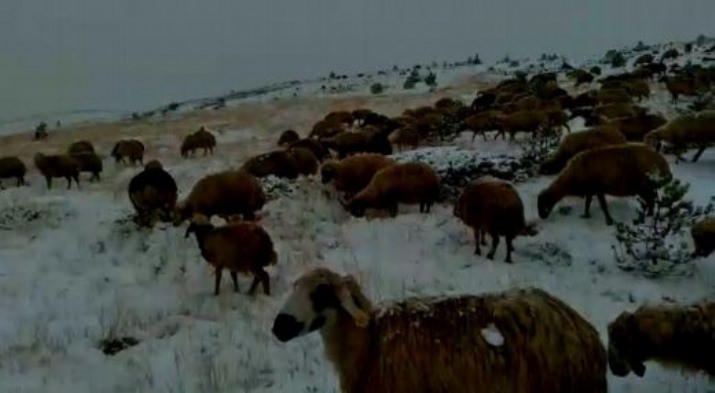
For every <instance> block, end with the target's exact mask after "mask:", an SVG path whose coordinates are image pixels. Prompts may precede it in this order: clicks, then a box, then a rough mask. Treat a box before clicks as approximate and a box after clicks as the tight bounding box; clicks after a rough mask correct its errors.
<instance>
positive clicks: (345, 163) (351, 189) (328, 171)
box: [320, 153, 395, 198]
mask: <svg viewBox="0 0 715 393" xmlns="http://www.w3.org/2000/svg"><path fill="white" fill-rule="evenodd" d="M394 164H395V161H394V160H393V159H391V158H388V157H385V156H383V155H382V154H376V153H360V154H355V155H353V156H350V157H348V158H345V159H342V160H340V161H326V162H325V163H323V165H322V166H321V167H320V176H321V181H322V183H323V184H328V183H330V182H332V183H333V187H335V190H336V191H338V192H342V193H343V197H344V198H351V197H352V196H353V195H355V194H356V193H357V192H359V191H360V190H362V189H363V188H365V187H367V185H368V184H370V181H372V178H373V177H374V176H375V173H377V172H378V171H379V170H381V169H383V168H385V167H387V166H389V165H394Z"/></svg>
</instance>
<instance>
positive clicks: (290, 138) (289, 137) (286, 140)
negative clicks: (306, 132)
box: [278, 130, 300, 146]
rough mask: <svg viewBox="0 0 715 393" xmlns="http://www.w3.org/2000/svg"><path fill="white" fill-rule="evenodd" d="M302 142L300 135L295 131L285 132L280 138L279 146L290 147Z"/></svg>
mask: <svg viewBox="0 0 715 393" xmlns="http://www.w3.org/2000/svg"><path fill="white" fill-rule="evenodd" d="M299 140H300V135H298V133H297V132H296V131H295V130H285V131H283V132H282V133H281V136H280V137H279V138H278V146H286V145H290V144H291V143H293V142H297V141H299Z"/></svg>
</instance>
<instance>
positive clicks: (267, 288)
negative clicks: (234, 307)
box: [248, 268, 271, 296]
mask: <svg viewBox="0 0 715 393" xmlns="http://www.w3.org/2000/svg"><path fill="white" fill-rule="evenodd" d="M259 282H260V283H261V284H262V286H263V293H265V294H266V295H269V296H270V294H271V285H270V278H269V276H268V273H267V272H266V271H265V270H263V268H259V269H257V270H256V271H254V272H253V283H251V288H250V289H249V290H248V294H249V295H254V294H255V293H256V289H257V288H258V283H259Z"/></svg>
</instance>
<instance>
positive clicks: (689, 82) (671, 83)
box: [660, 76, 698, 104]
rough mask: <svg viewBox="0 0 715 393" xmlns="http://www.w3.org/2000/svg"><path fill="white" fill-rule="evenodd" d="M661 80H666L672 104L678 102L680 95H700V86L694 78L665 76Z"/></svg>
mask: <svg viewBox="0 0 715 393" xmlns="http://www.w3.org/2000/svg"><path fill="white" fill-rule="evenodd" d="M660 80H661V81H662V82H665V88H666V89H668V93H670V97H671V103H672V104H677V103H678V97H680V96H689V97H692V96H696V95H698V87H697V85H696V84H695V80H693V79H689V78H672V77H669V76H664V77H662V78H661V79H660Z"/></svg>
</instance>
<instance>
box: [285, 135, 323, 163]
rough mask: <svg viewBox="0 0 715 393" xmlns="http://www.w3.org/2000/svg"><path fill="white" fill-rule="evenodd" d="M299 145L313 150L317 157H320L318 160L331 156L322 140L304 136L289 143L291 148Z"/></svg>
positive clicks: (321, 160)
mask: <svg viewBox="0 0 715 393" xmlns="http://www.w3.org/2000/svg"><path fill="white" fill-rule="evenodd" d="M298 147H302V148H306V149H308V150H310V151H311V152H313V154H314V155H315V158H317V159H318V162H323V161H325V159H326V158H327V157H329V156H330V154H329V153H328V150H327V149H326V148H325V146H323V144H322V143H320V141H317V140H315V139H310V138H303V139H301V140H298V141H296V142H293V143H291V144H289V145H288V148H289V149H291V148H298Z"/></svg>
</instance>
